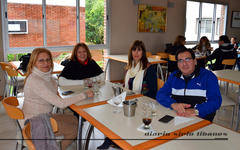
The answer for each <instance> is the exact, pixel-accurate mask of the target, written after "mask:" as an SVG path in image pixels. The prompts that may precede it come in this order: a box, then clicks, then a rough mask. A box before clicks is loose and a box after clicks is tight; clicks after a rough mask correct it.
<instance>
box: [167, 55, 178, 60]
mask: <svg viewBox="0 0 240 150" xmlns="http://www.w3.org/2000/svg"><path fill="white" fill-rule="evenodd" d="M168 58H169V60H170V61H176V58H175V55H171V54H169V55H168Z"/></svg>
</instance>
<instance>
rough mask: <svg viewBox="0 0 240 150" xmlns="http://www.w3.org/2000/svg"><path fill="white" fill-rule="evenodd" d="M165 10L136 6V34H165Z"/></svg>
mask: <svg viewBox="0 0 240 150" xmlns="http://www.w3.org/2000/svg"><path fill="white" fill-rule="evenodd" d="M166 27H167V8H165V7H161V6H149V5H145V4H139V5H138V32H155V33H156V32H166Z"/></svg>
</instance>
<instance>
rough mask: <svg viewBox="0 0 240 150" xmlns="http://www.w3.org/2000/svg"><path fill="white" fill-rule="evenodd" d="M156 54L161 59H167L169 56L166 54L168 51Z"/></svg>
mask: <svg viewBox="0 0 240 150" xmlns="http://www.w3.org/2000/svg"><path fill="white" fill-rule="evenodd" d="M157 55H158V56H160V57H161V59H165V60H167V59H168V57H169V56H168V55H169V53H166V52H158V53H157Z"/></svg>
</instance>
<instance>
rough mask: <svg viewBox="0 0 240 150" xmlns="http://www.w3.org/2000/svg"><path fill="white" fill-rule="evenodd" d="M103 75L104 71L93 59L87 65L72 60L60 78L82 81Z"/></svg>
mask: <svg viewBox="0 0 240 150" xmlns="http://www.w3.org/2000/svg"><path fill="white" fill-rule="evenodd" d="M101 73H103V71H102V69H101V68H100V67H99V65H98V64H97V63H96V62H95V61H94V60H93V59H91V60H90V61H89V62H88V64H87V65H83V64H81V63H79V62H78V61H72V60H71V61H70V62H68V63H67V64H66V66H65V67H64V69H63V71H62V72H61V74H60V76H61V77H65V78H67V79H71V80H82V79H86V78H91V77H95V76H98V75H100V74H101Z"/></svg>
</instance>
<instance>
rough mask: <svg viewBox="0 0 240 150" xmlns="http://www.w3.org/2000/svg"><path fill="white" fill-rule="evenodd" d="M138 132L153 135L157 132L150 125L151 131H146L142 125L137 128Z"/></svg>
mask: <svg viewBox="0 0 240 150" xmlns="http://www.w3.org/2000/svg"><path fill="white" fill-rule="evenodd" d="M137 130H138V131H141V132H144V133H146V132H151V133H154V132H156V131H155V130H154V129H153V128H152V126H151V125H150V128H149V129H144V124H141V125H140V127H138V128H137Z"/></svg>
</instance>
